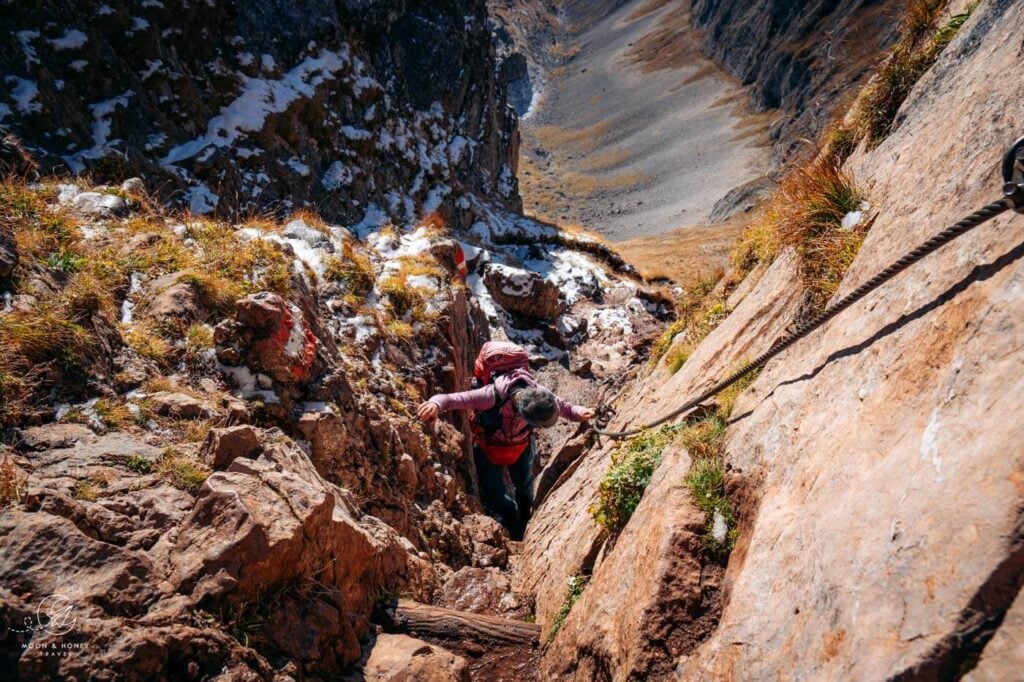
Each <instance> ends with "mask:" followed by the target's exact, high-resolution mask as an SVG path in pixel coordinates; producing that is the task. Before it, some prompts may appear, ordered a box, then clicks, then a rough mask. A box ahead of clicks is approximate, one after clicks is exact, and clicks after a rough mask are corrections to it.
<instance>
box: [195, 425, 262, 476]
mask: <svg viewBox="0 0 1024 682" xmlns="http://www.w3.org/2000/svg"><path fill="white" fill-rule="evenodd" d="M260 447H261V445H260V432H259V431H258V430H257V429H255V428H253V427H252V426H229V427H227V428H223V429H211V430H210V433H208V434H207V436H206V441H205V442H204V443H203V448H202V450H201V453H202V456H203V459H205V460H206V463H207V464H209V465H210V466H211V467H212V468H214V469H218V470H220V469H225V468H227V466H228V465H229V464H231V463H232V462H233V461H235V460H236V459H237V458H239V457H249V458H251V457H252V455H253V454H254V453H256V452H257V451H258V450H259V449H260Z"/></svg>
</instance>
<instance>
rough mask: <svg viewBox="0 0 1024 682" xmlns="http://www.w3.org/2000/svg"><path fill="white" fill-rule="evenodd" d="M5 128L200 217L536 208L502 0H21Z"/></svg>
mask: <svg viewBox="0 0 1024 682" xmlns="http://www.w3.org/2000/svg"><path fill="white" fill-rule="evenodd" d="M0 31H2V34H3V41H2V43H3V45H2V47H0V70H2V72H3V73H4V77H5V87H4V88H3V91H2V94H0V125H3V126H5V127H7V128H9V129H10V130H11V131H13V132H14V133H15V134H16V135H18V136H19V137H21V138H22V139H24V140H25V142H26V144H27V145H28V147H29V150H30V151H31V152H32V153H33V154H34V155H35V156H36V157H37V158H38V160H39V161H40V163H41V164H42V167H43V170H44V171H52V170H62V169H63V170H65V171H67V170H70V171H73V172H75V173H81V172H88V173H89V174H90V175H91V176H93V177H94V178H95V179H96V180H98V181H108V180H120V179H124V178H126V177H131V176H142V177H144V178H146V179H147V180H148V181H149V184H150V186H152V187H154V188H156V189H157V190H158V191H159V194H160V196H161V198H163V199H165V200H170V201H172V202H174V203H175V204H176V205H180V206H184V207H187V208H189V209H190V210H191V211H192V212H194V213H197V214H206V213H213V212H217V213H219V214H222V215H239V214H246V215H248V214H252V213H258V212H265V211H268V210H269V211H276V212H279V213H285V212H287V211H289V210H292V209H297V208H301V207H304V206H316V207H318V209H319V210H320V211H322V212H323V213H325V215H328V216H331V217H338V218H347V219H358V218H359V217H361V216H362V213H363V211H364V210H365V207H366V205H367V204H368V203H371V202H372V203H376V204H378V205H380V206H382V207H384V208H385V209H386V210H388V211H389V212H391V213H392V214H393V217H395V218H396V219H411V218H412V217H413V216H414V214H416V212H418V211H419V210H420V209H421V208H422V207H423V206H424V205H426V207H427V212H430V211H432V210H436V208H437V207H438V206H439V205H440V204H441V202H442V200H447V201H448V203H454V201H455V200H456V199H458V196H459V195H460V194H461V193H462V192H465V191H472V192H475V193H479V194H482V195H485V196H489V197H494V198H495V200H499V201H503V202H505V203H506V204H507V205H509V206H511V207H515V206H516V205H517V203H518V194H517V191H516V181H515V171H516V161H517V155H518V134H517V132H516V123H515V115H514V113H513V112H511V111H510V110H509V109H508V107H507V106H506V99H505V87H504V84H503V83H501V82H500V80H499V78H498V73H497V69H496V65H495V54H494V47H493V44H492V41H491V33H490V28H489V26H488V25H487V8H486V3H485V2H484V0H464V1H463V0H458V1H451V2H441V3H438V2H420V1H416V0H412V1H406V0H386V1H374V2H357V1H353V2H328V1H324V0H308V1H304V2H301V3H292V2H269V3H268V2H198V1H193V0H163V1H161V2H148V3H143V4H142V5H137V4H136V3H122V2H109V3H99V2H86V1H82V2H74V3H66V2H39V3H29V4H25V3H21V4H18V3H14V4H11V3H7V4H5V5H4V6H3V8H0Z"/></svg>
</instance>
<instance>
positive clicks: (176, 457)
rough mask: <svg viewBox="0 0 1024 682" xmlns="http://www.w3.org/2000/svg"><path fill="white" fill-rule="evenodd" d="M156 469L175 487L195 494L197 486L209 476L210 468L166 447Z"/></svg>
mask: <svg viewBox="0 0 1024 682" xmlns="http://www.w3.org/2000/svg"><path fill="white" fill-rule="evenodd" d="M156 471H157V473H159V474H160V475H161V476H162V477H163V478H164V480H166V481H167V482H168V483H170V484H171V485H173V486H174V487H175V488H179V489H181V490H184V491H185V492H187V493H190V494H192V495H195V494H196V493H197V492H198V491H199V486H201V485H202V484H203V482H204V481H205V480H206V479H207V478H208V477H209V475H210V470H209V469H207V468H206V467H205V466H203V465H202V464H199V463H198V462H196V461H195V460H193V459H190V458H188V457H185V456H183V455H182V454H180V453H179V452H178V451H177V450H175V449H174V448H167V449H166V450H164V452H163V456H161V458H160V461H159V462H157V465H156Z"/></svg>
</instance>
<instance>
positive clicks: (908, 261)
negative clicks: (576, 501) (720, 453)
mask: <svg viewBox="0 0 1024 682" xmlns="http://www.w3.org/2000/svg"><path fill="white" fill-rule="evenodd" d="M1013 208H1014V203H1013V202H1012V201H1011V200H1009V199H1000V200H999V201H994V202H992V203H991V204H988V205H987V206H985V207H984V208H981V209H979V210H978V211H975V212H974V213H972V214H971V215H969V216H967V217H966V218H964V219H963V220H961V221H960V222H958V223H956V224H955V225H951V226H950V227H947V228H946V229H945V230H943V231H942V232H939V233H938V234H936V235H935V236H934V237H932V238H931V239H929V240H928V241H926V242H924V243H922V244H921V245H920V246H918V247H917V248H916V249H914V250H913V251H910V252H909V253H907V254H906V255H904V256H903V257H902V258H900V259H899V260H897V261H896V262H895V263H893V264H892V265H890V266H889V267H887V268H886V269H885V270H882V271H881V272H879V273H878V274H877V275H875V276H874V277H872V278H871V279H869V280H868V281H866V282H864V283H863V284H861V285H860V286H859V287H857V288H856V289H854V290H853V291H852V292H850V293H849V294H847V295H846V296H844V297H843V298H841V299H839V300H838V301H836V302H835V303H833V304H832V305H830V306H829V307H827V308H825V310H823V311H821V312H820V313H818V314H817V315H816V316H815V317H813V318H812V319H811V320H809V321H807V322H804V323H803V324H800V325H798V326H797V327H796V329H794V330H792V331H790V332H787V334H786V335H785V336H784V337H782V338H781V339H779V341H777V342H776V343H775V344H773V345H772V347H771V348H769V349H768V350H767V351H765V352H764V353H762V354H761V355H759V356H758V357H757V358H755V359H754V360H752V361H750V362H748V363H747V364H745V365H743V366H742V367H740V368H739V369H738V370H736V371H735V372H733V373H732V374H730V375H729V376H727V377H726V378H724V379H722V380H721V381H719V382H718V383H716V384H714V385H713V386H711V387H710V388H708V389H707V390H705V391H703V392H702V393H700V394H699V395H697V396H696V397H694V398H691V399H690V400H687V401H686V402H685V403H683V404H682V405H681V406H679V407H678V408H676V409H675V410H673V411H672V412H669V413H668V414H666V415H663V416H662V417H659V418H658V419H655V420H654V421H652V422H648V423H646V424H644V425H642V426H637V427H634V428H632V429H627V430H624V431H605V430H604V429H599V428H597V427H594V432H595V433H597V434H598V435H600V436H605V437H607V438H613V439H621V438H630V437H632V436H636V435H639V434H641V433H643V432H644V431H646V430H647V429H652V428H654V427H656V426H660V425H661V424H664V423H665V422H667V421H670V420H672V419H675V418H676V417H679V416H680V415H682V414H685V413H686V412H689V411H690V410H692V409H693V408H695V407H697V406H698V405H700V404H701V403H702V402H704V401H705V400H707V399H708V398H711V397H712V396H714V395H716V394H718V393H720V392H722V391H723V390H725V389H726V388H728V387H729V386H732V385H733V384H734V383H736V382H737V381H739V380H740V379H742V378H743V377H745V376H747V375H748V374H750V373H751V372H753V371H754V370H756V369H759V368H761V367H763V366H764V365H765V364H767V363H768V361H769V360H771V359H772V358H774V357H775V356H776V355H778V354H779V353H781V352H782V351H784V350H786V349H787V348H789V347H790V346H792V345H793V344H794V343H796V342H797V341H799V340H800V339H803V338H805V337H806V336H808V335H809V334H811V332H813V331H814V330H816V329H817V328H818V327H820V326H822V325H823V324H825V323H826V322H828V321H829V320H831V319H832V318H833V317H835V316H836V315H838V314H839V313H841V312H843V311H844V310H846V309H847V308H849V307H850V306H852V305H853V304H854V303H856V302H857V301H859V300H860V299H862V298H864V297H865V296H867V295H868V294H870V293H871V292H872V291H874V290H875V289H877V288H878V287H880V286H882V285H883V284H885V283H886V282H888V281H889V280H891V279H892V278H893V277H895V276H896V275H898V274H900V273H901V272H903V271H904V270H906V269H907V268H909V267H910V266H911V265H913V264H914V263H916V262H918V261H919V260H921V259H922V258H924V257H926V256H928V255H929V254H930V253H932V252H934V251H936V250H938V249H939V248H941V247H942V246H944V245H946V244H948V243H949V242H951V241H953V240H954V239H956V238H957V237H960V236H962V235H964V234H966V233H967V232H970V231H971V230H973V229H974V228H975V227H978V226H979V225H982V224H984V223H986V222H988V221H989V220H991V219H992V218H995V217H996V216H997V215H999V214H1000V213H1003V212H1005V211H1008V210H1010V209H1013Z"/></svg>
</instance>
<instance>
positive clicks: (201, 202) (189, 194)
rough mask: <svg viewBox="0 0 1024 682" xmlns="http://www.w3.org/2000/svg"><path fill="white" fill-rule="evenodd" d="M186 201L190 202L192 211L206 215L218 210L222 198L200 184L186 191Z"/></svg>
mask: <svg viewBox="0 0 1024 682" xmlns="http://www.w3.org/2000/svg"><path fill="white" fill-rule="evenodd" d="M185 201H187V202H188V207H189V210H190V211H192V212H193V213H195V214H197V215H205V214H207V213H212V212H213V211H215V210H216V209H217V204H218V203H219V202H220V197H219V196H217V195H216V194H214V193H213V192H212V191H210V188H209V187H207V186H206V185H202V184H200V185H197V186H195V187H190V188H189V189H188V190H186V191H185Z"/></svg>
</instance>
